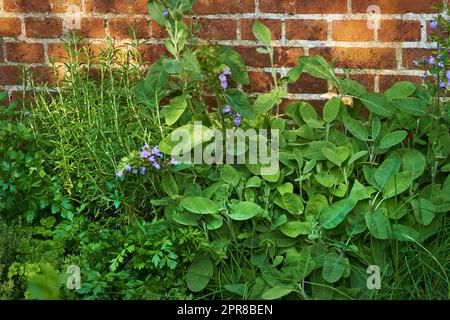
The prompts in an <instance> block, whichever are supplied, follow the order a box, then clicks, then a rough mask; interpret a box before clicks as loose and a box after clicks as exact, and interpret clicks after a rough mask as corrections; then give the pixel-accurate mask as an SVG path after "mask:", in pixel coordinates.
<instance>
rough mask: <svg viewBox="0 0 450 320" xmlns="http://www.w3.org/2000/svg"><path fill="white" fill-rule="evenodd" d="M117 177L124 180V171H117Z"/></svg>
mask: <svg viewBox="0 0 450 320" xmlns="http://www.w3.org/2000/svg"><path fill="white" fill-rule="evenodd" d="M116 175H117V177H119V178H122V177H123V171H122V170H120V171H117V173H116Z"/></svg>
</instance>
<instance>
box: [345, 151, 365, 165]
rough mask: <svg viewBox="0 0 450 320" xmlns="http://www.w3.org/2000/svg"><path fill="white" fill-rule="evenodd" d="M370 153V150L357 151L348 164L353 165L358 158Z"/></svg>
mask: <svg viewBox="0 0 450 320" xmlns="http://www.w3.org/2000/svg"><path fill="white" fill-rule="evenodd" d="M368 153H369V152H368V151H359V152H357V153H355V154H354V155H352V156H351V158H350V160H348V165H349V166H350V165H352V164H353V163H355V162H356V161H357V160H359V159H361V158H362V157H364V156H365V155H367V154H368Z"/></svg>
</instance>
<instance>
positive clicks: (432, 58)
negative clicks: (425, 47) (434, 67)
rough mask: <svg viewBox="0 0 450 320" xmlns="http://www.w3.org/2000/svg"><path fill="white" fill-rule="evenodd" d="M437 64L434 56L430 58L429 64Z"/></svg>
mask: <svg viewBox="0 0 450 320" xmlns="http://www.w3.org/2000/svg"><path fill="white" fill-rule="evenodd" d="M435 62H436V60H435V59H434V57H433V56H430V60H428V63H429V64H434V63H435Z"/></svg>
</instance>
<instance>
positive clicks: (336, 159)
mask: <svg viewBox="0 0 450 320" xmlns="http://www.w3.org/2000/svg"><path fill="white" fill-rule="evenodd" d="M322 152H323V155H324V156H325V157H326V158H327V159H328V160H329V161H331V162H333V163H334V164H335V165H337V166H339V167H340V166H341V165H342V163H344V161H345V160H347V158H348V156H349V155H350V151H349V150H348V148H347V147H346V146H342V147H337V148H336V150H332V149H330V148H322Z"/></svg>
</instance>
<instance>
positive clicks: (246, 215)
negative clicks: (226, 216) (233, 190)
mask: <svg viewBox="0 0 450 320" xmlns="http://www.w3.org/2000/svg"><path fill="white" fill-rule="evenodd" d="M262 211H263V209H262V208H261V207H260V206H259V205H257V204H256V203H253V202H248V201H240V202H238V203H237V204H235V205H233V207H232V208H231V213H230V218H231V219H232V220H237V221H244V220H249V219H251V218H253V217H255V216H257V215H258V214H260V213H262Z"/></svg>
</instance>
